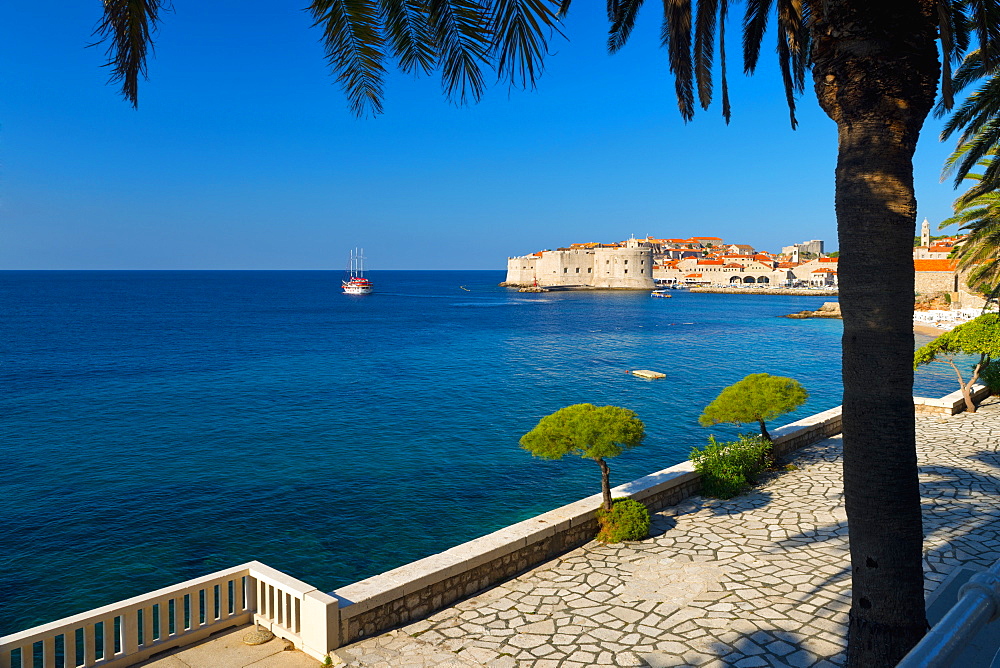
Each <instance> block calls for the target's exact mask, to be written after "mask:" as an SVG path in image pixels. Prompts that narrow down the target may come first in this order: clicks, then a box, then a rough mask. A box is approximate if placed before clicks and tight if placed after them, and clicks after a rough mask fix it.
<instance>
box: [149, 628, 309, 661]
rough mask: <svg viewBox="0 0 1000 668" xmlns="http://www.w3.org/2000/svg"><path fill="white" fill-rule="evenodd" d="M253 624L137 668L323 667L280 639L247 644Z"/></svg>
mask: <svg viewBox="0 0 1000 668" xmlns="http://www.w3.org/2000/svg"><path fill="white" fill-rule="evenodd" d="M253 628H254V627H253V626H242V627H239V628H236V629H233V630H232V631H224V632H222V633H220V634H219V635H217V636H214V637H212V638H210V639H209V640H206V641H205V642H202V643H199V644H197V645H192V646H191V647H185V648H181V649H176V650H174V651H172V652H168V653H166V654H164V655H162V656H158V657H156V658H155V659H150V660H149V661H146V662H144V663H140V664H138V666H136V668H320V663H319V661H317V660H316V659H314V658H312V657H311V656H309V655H307V654H303V653H302V652H300V651H298V650H296V649H294V648H292V647H291V643H286V642H285V641H284V640H281V639H280V638H272V639H271V640H270V641H269V642H266V643H264V644H263V645H246V644H244V643H243V636H244V635H246V634H247V632H249V631H252V630H253Z"/></svg>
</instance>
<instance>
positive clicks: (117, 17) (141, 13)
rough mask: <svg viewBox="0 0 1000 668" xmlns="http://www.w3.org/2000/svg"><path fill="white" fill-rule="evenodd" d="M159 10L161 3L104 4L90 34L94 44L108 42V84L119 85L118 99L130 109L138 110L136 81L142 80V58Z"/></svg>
mask: <svg viewBox="0 0 1000 668" xmlns="http://www.w3.org/2000/svg"><path fill="white" fill-rule="evenodd" d="M162 8H163V0H104V16H103V18H102V19H101V21H100V23H99V24H98V25H97V28H96V29H95V30H94V34H95V35H96V36H97V37H99V39H98V42H97V43H98V44H100V43H103V42H108V48H107V51H106V53H107V56H108V61H107V63H105V66H106V67H110V68H111V76H110V77H109V78H108V83H110V84H119V83H120V84H121V94H122V97H124V98H125V99H126V100H128V101H129V102H130V103H131V104H132V106H133V107H138V106H139V79H140V77H141V78H143V79H145V78H146V56H147V54H148V52H149V51H150V50H152V48H153V42H152V38H153V35H154V34H155V33H156V24H157V23H158V22H159V15H160V10H161V9H162Z"/></svg>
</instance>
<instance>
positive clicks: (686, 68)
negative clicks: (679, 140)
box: [660, 0, 694, 121]
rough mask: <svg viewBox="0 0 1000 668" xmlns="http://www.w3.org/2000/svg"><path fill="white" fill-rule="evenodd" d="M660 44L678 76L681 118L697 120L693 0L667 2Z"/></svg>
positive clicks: (676, 84) (671, 68)
mask: <svg viewBox="0 0 1000 668" xmlns="http://www.w3.org/2000/svg"><path fill="white" fill-rule="evenodd" d="M660 43H661V44H662V45H663V47H664V48H665V49H666V50H667V58H668V62H669V63H670V71H671V72H673V74H674V88H675V90H676V93H677V107H678V108H679V109H680V112H681V118H683V119H684V120H685V121H690V120H691V119H692V118H694V77H693V76H692V75H693V71H692V63H691V0H663V23H662V25H661V27H660Z"/></svg>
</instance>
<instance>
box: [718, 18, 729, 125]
mask: <svg viewBox="0 0 1000 668" xmlns="http://www.w3.org/2000/svg"><path fill="white" fill-rule="evenodd" d="M728 16H729V0H720V1H719V83H720V84H721V85H722V117H723V118H725V119H726V123H729V119H730V117H731V115H732V107H731V106H730V103H729V80H728V79H727V77H726V19H727V18H728Z"/></svg>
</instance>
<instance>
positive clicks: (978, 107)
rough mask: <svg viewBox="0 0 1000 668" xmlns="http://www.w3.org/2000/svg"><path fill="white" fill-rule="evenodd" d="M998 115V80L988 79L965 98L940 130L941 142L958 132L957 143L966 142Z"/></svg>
mask: <svg viewBox="0 0 1000 668" xmlns="http://www.w3.org/2000/svg"><path fill="white" fill-rule="evenodd" d="M998 113H1000V78H998V77H990V78H988V79H987V80H986V82H985V83H984V84H983V85H982V86H980V87H979V89H978V90H976V91H975V92H973V93H972V94H971V95H969V96H968V97H966V98H965V99H964V100H963V101H962V102H961V104H959V105H958V108H957V109H955V110H954V112H953V113H952V115H951V117H949V118H948V120H947V121H945V124H944V127H943V128H942V130H941V140H942V141H944V140H947V139H949V138H950V137H951V136H952V135H953V134H954V133H956V132H960V134H959V142H964V141H968V140H969V139H970V138H971V137H973V136H975V135H976V134H977V133H978V132H979V131H980V130H981V129H982V127H983V125H984V124H985V123H986V122H987V121H988V120H989V119H990V118H992V117H994V116H996V115H997V114H998Z"/></svg>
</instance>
